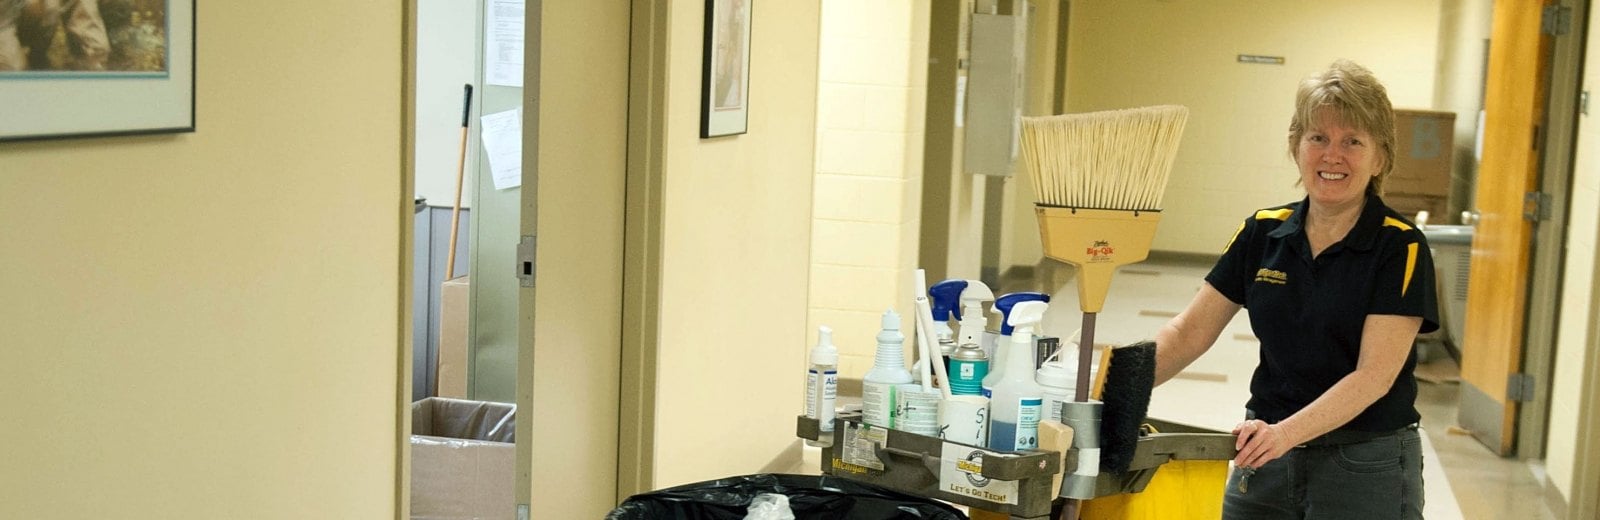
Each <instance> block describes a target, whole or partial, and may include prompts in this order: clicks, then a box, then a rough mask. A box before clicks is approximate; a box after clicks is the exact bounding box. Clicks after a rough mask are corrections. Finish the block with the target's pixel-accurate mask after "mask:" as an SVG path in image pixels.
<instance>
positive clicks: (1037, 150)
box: [1022, 105, 1189, 211]
mask: <svg viewBox="0 0 1600 520" xmlns="http://www.w3.org/2000/svg"><path fill="white" fill-rule="evenodd" d="M1188 120H1189V109H1188V108H1185V107H1182V106H1178V105H1162V106H1152V107H1140V108H1131V109H1126V110H1111V111H1105V112H1089V113H1084V114H1066V115H1059V116H1045V117H1024V118H1022V156H1023V160H1024V162H1025V164H1026V165H1027V168H1028V170H1029V173H1030V174H1031V177H1032V178H1033V188H1034V193H1036V194H1037V202H1038V203H1039V204H1040V205H1046V206H1060V207H1072V208H1096V209H1121V210H1145V211H1149V210H1155V211H1159V210H1160V209H1161V198H1162V195H1163V193H1164V192H1165V191H1166V189H1167V176H1168V174H1169V173H1171V171H1172V162H1173V159H1174V158H1175V157H1176V156H1177V153H1178V142H1179V140H1180V139H1181V138H1182V137H1183V127H1184V124H1185V123H1187V122H1188Z"/></svg>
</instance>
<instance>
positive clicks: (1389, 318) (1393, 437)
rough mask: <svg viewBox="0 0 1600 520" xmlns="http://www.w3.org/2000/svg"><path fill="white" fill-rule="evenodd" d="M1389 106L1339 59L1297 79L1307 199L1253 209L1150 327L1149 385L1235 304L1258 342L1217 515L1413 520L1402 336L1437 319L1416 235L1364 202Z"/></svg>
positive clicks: (1366, 77) (1381, 169) (1407, 363)
mask: <svg viewBox="0 0 1600 520" xmlns="http://www.w3.org/2000/svg"><path fill="white" fill-rule="evenodd" d="M1394 141H1395V136H1394V109H1393V107H1392V106H1391V105H1390V103H1389V97H1388V94H1387V92H1386V91H1385V89H1384V87H1383V85H1382V84H1380V83H1379V82H1378V80H1377V78H1375V77H1373V75H1372V72H1371V71H1368V70H1367V69H1365V68H1363V67H1361V66H1360V65H1356V64H1355V63H1351V62H1349V61H1343V60H1341V61H1338V62H1335V63H1334V64H1333V65H1332V66H1330V67H1329V68H1328V69H1327V70H1326V71H1323V72H1321V73H1319V74H1317V75H1315V76H1312V77H1311V78H1308V79H1306V80H1305V81H1303V82H1302V83H1301V84H1300V89H1299V92H1298V93H1297V95H1296V96H1295V112H1294V117H1293V119H1292V120H1291V121H1290V123H1289V153H1290V155H1291V156H1292V157H1293V158H1294V161H1295V164H1296V165H1297V166H1298V167H1299V170H1300V183H1301V184H1302V185H1303V187H1304V188H1305V192H1306V197H1305V198H1304V199H1303V200H1301V201H1299V202H1295V203H1292V204H1288V205H1284V206H1279V207H1276V208H1270V209H1264V210H1260V211H1257V212H1255V214H1254V215H1251V216H1250V217H1248V218H1246V219H1245V221H1244V223H1243V224H1242V225H1240V227H1239V229H1238V231H1236V232H1235V233H1234V237H1233V239H1232V240H1231V241H1229V242H1228V245H1227V246H1226V247H1225V248H1224V252H1223V255H1222V258H1221V259H1220V260H1218V262H1217V264H1216V266H1215V267H1213V268H1212V270H1211V272H1210V274H1208V275H1207V276H1206V283H1205V284H1204V285H1203V286H1202V287H1201V288H1200V291H1199V293H1198V294H1197V295H1196V296H1195V298H1194V300H1193V301H1192V302H1190V303H1189V306H1188V308H1186V309H1184V311H1183V312H1182V313H1181V314H1179V315H1178V316H1177V317H1176V318H1173V319H1172V321H1170V322H1168V323H1167V324H1166V325H1165V326H1164V327H1162V329H1161V330H1160V331H1159V332H1158V333H1157V335H1156V343H1157V345H1158V346H1159V347H1158V348H1159V350H1158V353H1157V361H1156V381H1157V384H1160V383H1162V382H1165V381H1166V380H1168V379H1170V378H1172V376H1173V375H1175V374H1177V373H1178V372H1179V371H1181V370H1183V368H1184V367H1185V366H1188V365H1189V363H1191V362H1193V361H1194V360H1195V359H1196V358H1198V357H1199V356H1200V355H1201V354H1203V353H1205V351H1206V350H1208V349H1210V348H1211V345H1212V344H1213V343H1215V342H1216V339H1217V336H1218V335H1219V334H1221V333H1222V328H1223V327H1224V326H1225V325H1227V324H1228V322H1229V321H1230V320H1231V319H1232V318H1233V316H1234V314H1236V313H1237V312H1238V311H1239V309H1240V308H1241V307H1242V308H1246V309H1249V311H1248V314H1249V317H1250V325H1251V327H1252V328H1253V329H1254V331H1255V334H1256V336H1257V338H1259V339H1260V341H1261V350H1260V358H1261V361H1260V364H1259V365H1257V367H1256V370H1255V374H1254V375H1253V376H1252V378H1251V381H1250V402H1249V403H1248V405H1247V406H1246V420H1245V421H1244V422H1242V423H1240V424H1239V426H1238V427H1236V428H1235V429H1234V432H1233V433H1234V434H1236V435H1238V441H1237V447H1238V449H1239V454H1238V456H1237V457H1235V458H1234V465H1235V470H1234V472H1233V475H1232V476H1231V477H1230V478H1229V482H1228V490H1227V496H1226V498H1225V500H1224V502H1223V517H1224V518H1229V519H1245V518H1274V519H1277V518H1329V519H1344V518H1362V519H1385V518H1422V501H1423V498H1422V497H1423V494H1422V447H1421V438H1420V436H1419V435H1418V432H1417V429H1416V428H1417V426H1416V423H1417V420H1418V418H1419V417H1420V416H1419V415H1418V414H1417V411H1416V408H1415V406H1414V404H1415V401H1416V395H1417V387H1416V381H1415V380H1414V379H1412V369H1413V368H1414V367H1415V366H1416V357H1415V356H1414V355H1413V354H1412V341H1413V340H1414V339H1415V338H1416V335H1417V333H1418V332H1419V331H1420V332H1424V333H1425V332H1431V331H1433V330H1435V329H1437V328H1439V325H1438V314H1437V312H1438V311H1437V310H1436V306H1435V302H1434V286H1433V260H1432V257H1431V256H1430V255H1429V252H1428V244H1427V242H1426V241H1425V240H1424V239H1423V236H1422V232H1421V231H1419V230H1417V229H1416V228H1415V227H1414V226H1413V225H1412V224H1411V223H1410V222H1409V221H1407V220H1406V219H1405V217H1402V216H1401V215H1400V214H1398V213H1396V212H1395V211H1394V210H1392V209H1389V208H1388V207H1387V206H1385V205H1384V204H1383V200H1382V199H1380V198H1379V194H1381V193H1382V185H1383V179H1384V176H1385V175H1386V174H1388V173H1389V171H1390V170H1391V169H1392V168H1393V165H1394V155H1395V151H1394V148H1395V143H1394Z"/></svg>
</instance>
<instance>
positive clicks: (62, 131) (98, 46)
mask: <svg viewBox="0 0 1600 520" xmlns="http://www.w3.org/2000/svg"><path fill="white" fill-rule="evenodd" d="M195 2H196V0H0V107H3V108H0V141H20V140H34V139H55V138H65V137H96V136H111V135H129V134H151V133H172V132H192V131H194V64H195V59H194V50H195V39H194V35H195V16H194V11H195Z"/></svg>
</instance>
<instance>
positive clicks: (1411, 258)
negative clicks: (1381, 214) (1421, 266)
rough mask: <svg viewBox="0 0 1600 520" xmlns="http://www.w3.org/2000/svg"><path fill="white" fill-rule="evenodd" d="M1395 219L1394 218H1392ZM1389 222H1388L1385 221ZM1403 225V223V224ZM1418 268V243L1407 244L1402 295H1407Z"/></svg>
mask: <svg viewBox="0 0 1600 520" xmlns="http://www.w3.org/2000/svg"><path fill="white" fill-rule="evenodd" d="M1390 220H1394V219H1390ZM1384 224H1386V225H1387V224H1388V222H1384ZM1402 225H1403V224H1402ZM1416 270H1417V243H1416V242H1412V243H1410V244H1406V280H1405V283H1404V284H1403V285H1401V286H1400V297H1401V298H1404V297H1406V290H1408V289H1411V274H1412V273H1413V272H1415V271H1416Z"/></svg>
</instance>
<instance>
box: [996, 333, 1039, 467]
mask: <svg viewBox="0 0 1600 520" xmlns="http://www.w3.org/2000/svg"><path fill="white" fill-rule="evenodd" d="M1047 307H1049V304H1046V303H1044V302H1040V301H1025V302H1021V303H1018V304H1017V305H1016V308H1014V309H1012V310H1011V312H1010V317H1009V318H1008V319H1007V321H1008V322H1009V324H1010V325H1011V326H1012V327H1014V330H1012V331H1011V344H1010V345H1007V346H1006V348H1007V349H1008V350H1010V351H1011V352H1010V355H1008V356H1006V364H1007V365H1009V366H1007V367H1006V370H1005V373H1004V374H1003V375H1002V376H1001V380H1000V381H997V382H995V385H994V395H993V396H991V398H990V401H989V449H993V450H998V451H1017V450H1031V449H1034V448H1038V447H1039V419H1040V418H1041V417H1042V415H1043V413H1044V387H1041V386H1039V383H1038V382H1036V381H1034V379H1033V377H1034V370H1033V356H1031V355H1028V354H1030V353H1031V352H1032V347H1033V329H1034V327H1035V326H1037V325H1038V324H1039V320H1041V319H1043V318H1044V311H1045V309H1046V308H1047Z"/></svg>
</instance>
